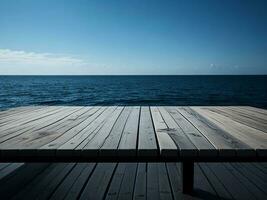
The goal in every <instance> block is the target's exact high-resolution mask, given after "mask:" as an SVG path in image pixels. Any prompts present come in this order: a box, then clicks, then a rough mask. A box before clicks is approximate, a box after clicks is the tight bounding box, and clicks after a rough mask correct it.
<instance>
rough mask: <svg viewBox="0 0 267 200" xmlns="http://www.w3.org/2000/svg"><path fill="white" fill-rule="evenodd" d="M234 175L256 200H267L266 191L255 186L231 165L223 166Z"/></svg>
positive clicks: (225, 164)
mask: <svg viewBox="0 0 267 200" xmlns="http://www.w3.org/2000/svg"><path fill="white" fill-rule="evenodd" d="M223 165H224V166H225V167H226V168H227V169H228V170H229V171H230V172H231V173H232V174H233V176H235V177H236V179H238V180H240V182H242V184H243V185H244V187H245V188H246V189H247V190H248V191H250V193H251V194H252V195H253V196H254V198H255V199H267V194H265V193H264V191H261V190H260V189H259V188H258V187H257V186H256V185H254V184H253V183H252V182H251V181H249V180H248V179H247V178H246V177H245V176H243V175H242V174H241V173H240V172H239V171H237V170H235V168H234V167H233V166H232V165H231V164H229V163H224V164H223Z"/></svg>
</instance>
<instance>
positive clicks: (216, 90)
mask: <svg viewBox="0 0 267 200" xmlns="http://www.w3.org/2000/svg"><path fill="white" fill-rule="evenodd" d="M27 105H68V106H71V105H75V106H86V105H88V106H91V105H103V106H105V105H128V106H132V105H166V106H171V105H178V106H179V105H181V106H185V105H192V106H193V105H204V106H212V105H248V106H256V107H262V108H267V76H0V109H1V110H3V109H7V108H11V107H18V106H27Z"/></svg>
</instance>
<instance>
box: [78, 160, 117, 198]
mask: <svg viewBox="0 0 267 200" xmlns="http://www.w3.org/2000/svg"><path fill="white" fill-rule="evenodd" d="M116 165H117V164H115V163H100V164H98V165H97V166H96V169H95V170H94V173H93V174H92V176H91V178H90V179H89V181H88V182H87V184H86V186H85V188H84V190H83V192H82V194H81V196H80V199H95V200H97V199H103V198H104V197H105V192H106V190H107V189H108V185H109V182H110V181H111V178H112V176H113V172H114V170H115V167H116Z"/></svg>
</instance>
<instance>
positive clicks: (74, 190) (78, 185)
mask: <svg viewBox="0 0 267 200" xmlns="http://www.w3.org/2000/svg"><path fill="white" fill-rule="evenodd" d="M95 166H96V164H95V163H87V164H86V167H85V168H84V170H83V171H82V173H81V174H80V175H79V177H78V178H77V180H76V181H75V183H74V184H73V185H72V187H71V189H70V190H69V191H68V194H67V195H66V196H65V197H64V199H65V200H72V199H78V197H79V195H80V194H81V191H82V190H83V187H84V185H85V184H86V183H87V181H88V180H89V178H90V177H91V175H92V173H93V171H94V169H95Z"/></svg>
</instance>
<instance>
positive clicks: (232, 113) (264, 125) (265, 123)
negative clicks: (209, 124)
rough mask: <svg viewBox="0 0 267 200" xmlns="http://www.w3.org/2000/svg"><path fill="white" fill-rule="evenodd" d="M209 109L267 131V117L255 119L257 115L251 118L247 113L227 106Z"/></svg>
mask: <svg viewBox="0 0 267 200" xmlns="http://www.w3.org/2000/svg"><path fill="white" fill-rule="evenodd" d="M209 110H212V111H214V112H217V113H219V114H221V115H224V116H226V117H229V118H230V119H232V120H234V121H237V122H239V123H242V124H245V125H247V126H250V127H252V128H255V129H258V130H261V131H263V132H265V133H266V132H267V119H266V120H261V119H255V117H253V118H250V117H248V116H247V115H245V114H242V113H238V112H236V110H235V109H229V108H227V107H226V108H225V107H216V108H209ZM266 118H267V117H266ZM266 134H267V133H266Z"/></svg>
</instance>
